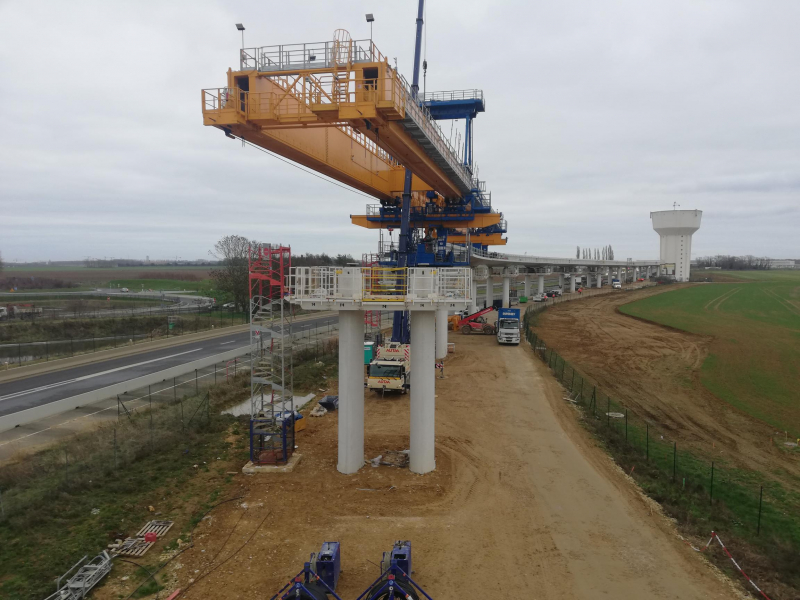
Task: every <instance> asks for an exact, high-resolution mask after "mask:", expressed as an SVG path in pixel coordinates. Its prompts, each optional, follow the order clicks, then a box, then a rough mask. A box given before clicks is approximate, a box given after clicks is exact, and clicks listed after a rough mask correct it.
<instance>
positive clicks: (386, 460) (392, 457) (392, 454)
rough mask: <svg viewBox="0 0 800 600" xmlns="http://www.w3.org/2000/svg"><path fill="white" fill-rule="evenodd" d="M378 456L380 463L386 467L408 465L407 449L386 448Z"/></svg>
mask: <svg viewBox="0 0 800 600" xmlns="http://www.w3.org/2000/svg"><path fill="white" fill-rule="evenodd" d="M378 458H380V464H382V465H386V466H387V467H407V466H408V450H401V451H400V452H398V451H397V450H387V451H386V452H384V453H383V456H381V457H378Z"/></svg>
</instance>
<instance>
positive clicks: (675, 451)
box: [672, 442, 678, 483]
mask: <svg viewBox="0 0 800 600" xmlns="http://www.w3.org/2000/svg"><path fill="white" fill-rule="evenodd" d="M677 472H678V442H672V483H675V475H676V473H677Z"/></svg>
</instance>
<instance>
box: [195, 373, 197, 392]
mask: <svg viewBox="0 0 800 600" xmlns="http://www.w3.org/2000/svg"><path fill="white" fill-rule="evenodd" d="M194 393H195V394H197V369H195V370H194Z"/></svg>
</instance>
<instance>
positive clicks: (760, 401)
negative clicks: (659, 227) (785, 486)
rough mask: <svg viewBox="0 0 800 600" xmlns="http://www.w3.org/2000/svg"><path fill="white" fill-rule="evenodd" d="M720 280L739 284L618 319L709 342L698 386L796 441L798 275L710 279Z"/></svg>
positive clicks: (664, 297) (638, 307)
mask: <svg viewBox="0 0 800 600" xmlns="http://www.w3.org/2000/svg"><path fill="white" fill-rule="evenodd" d="M718 276H722V277H725V278H727V279H728V281H730V280H732V279H738V280H740V281H741V283H710V284H709V283H706V284H698V285H695V286H692V287H688V288H683V289H678V290H675V291H671V292H668V293H664V294H659V295H656V296H651V297H649V298H644V299H642V300H639V301H636V302H632V303H630V304H626V305H624V306H621V307H620V311H621V312H623V313H625V314H628V315H632V316H636V317H641V318H644V319H648V320H650V321H654V322H656V323H661V324H663V325H668V326H670V327H675V328H677V329H682V330H684V331H689V332H692V333H698V334H703V335H708V336H712V338H713V339H712V341H711V343H710V347H709V355H708V357H707V358H706V360H705V362H704V363H703V366H702V368H701V373H700V377H701V381H702V383H703V385H704V386H705V387H706V388H707V389H708V390H710V391H711V392H712V393H713V394H714V395H716V396H717V397H719V398H721V399H723V400H725V401H726V402H728V403H730V404H731V405H733V406H735V407H736V408H738V409H740V410H742V411H744V412H746V413H748V414H750V415H752V416H754V417H756V418H758V419H761V420H763V421H764V422H766V423H769V424H770V425H772V426H774V427H775V428H776V429H778V430H788V431H790V432H793V433H794V434H795V435H800V402H798V398H800V272H792V271H750V272H739V271H734V272H720V271H715V272H713V275H712V277H718Z"/></svg>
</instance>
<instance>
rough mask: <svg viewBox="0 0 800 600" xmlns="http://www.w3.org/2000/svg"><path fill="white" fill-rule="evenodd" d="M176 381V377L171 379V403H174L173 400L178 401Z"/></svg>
mask: <svg viewBox="0 0 800 600" xmlns="http://www.w3.org/2000/svg"><path fill="white" fill-rule="evenodd" d="M176 379H177V377H173V378H172V401H173V402H175V400H177V399H178V386H177V385H176V384H175V381H176Z"/></svg>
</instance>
